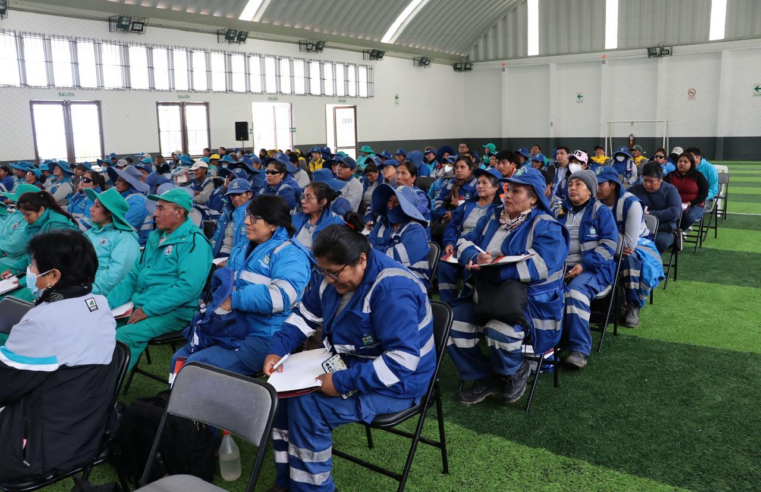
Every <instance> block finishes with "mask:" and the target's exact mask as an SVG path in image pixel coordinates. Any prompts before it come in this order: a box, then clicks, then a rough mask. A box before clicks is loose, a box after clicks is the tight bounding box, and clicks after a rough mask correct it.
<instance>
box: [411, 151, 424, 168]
mask: <svg viewBox="0 0 761 492" xmlns="http://www.w3.org/2000/svg"><path fill="white" fill-rule="evenodd" d="M407 160H408V161H410V162H411V163H413V164H414V165H415V167H416V168H417V169H420V166H422V165H424V164H425V155H424V154H423V152H422V151H420V150H413V151H412V152H410V153H409V154H408V155H407Z"/></svg>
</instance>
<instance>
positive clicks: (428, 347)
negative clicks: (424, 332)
mask: <svg viewBox="0 0 761 492" xmlns="http://www.w3.org/2000/svg"><path fill="white" fill-rule="evenodd" d="M435 345H436V343H435V341H434V339H433V335H431V338H429V339H428V341H427V342H425V345H423V348H421V349H420V357H421V358H423V357H425V356H426V355H428V352H430V351H431V350H433V347H434V346H435Z"/></svg>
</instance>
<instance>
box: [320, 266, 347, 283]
mask: <svg viewBox="0 0 761 492" xmlns="http://www.w3.org/2000/svg"><path fill="white" fill-rule="evenodd" d="M347 266H349V265H348V264H346V265H344V266H343V268H341V269H340V270H338V271H337V272H335V273H333V272H328V271H325V270H323V269H322V268H320V267H318V266H315V267H314V269H315V270H317V273H318V274H320V275H322V276H323V277H330V278H332V279H333V280H335V281H338V276H339V275H341V272H343V271H344V269H345V268H346V267H347Z"/></svg>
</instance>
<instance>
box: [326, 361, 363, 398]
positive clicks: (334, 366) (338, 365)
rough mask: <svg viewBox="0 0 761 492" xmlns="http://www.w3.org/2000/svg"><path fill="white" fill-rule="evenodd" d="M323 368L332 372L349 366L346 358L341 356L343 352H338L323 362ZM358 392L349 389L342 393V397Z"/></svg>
mask: <svg viewBox="0 0 761 492" xmlns="http://www.w3.org/2000/svg"><path fill="white" fill-rule="evenodd" d="M322 368H323V369H324V370H325V372H326V373H331V374H332V373H334V372H338V371H344V370H346V369H348V368H349V367H348V366H347V365H346V362H344V360H343V359H342V358H341V354H336V355H334V356H333V357H331V358H330V359H328V360H326V361H325V362H323V363H322ZM356 392H357V390H353V391H349V392H348V393H345V394H343V395H341V398H343V399H344V400H345V399H347V398H349V397H350V396H352V395H353V394H354V393H356Z"/></svg>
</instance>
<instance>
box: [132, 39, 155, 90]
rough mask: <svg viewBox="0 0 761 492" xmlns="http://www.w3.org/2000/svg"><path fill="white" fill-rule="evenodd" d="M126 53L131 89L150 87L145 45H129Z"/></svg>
mask: <svg viewBox="0 0 761 492" xmlns="http://www.w3.org/2000/svg"><path fill="white" fill-rule="evenodd" d="M128 54H129V78H130V87H131V88H133V89H150V88H151V84H150V77H149V75H148V48H146V47H145V46H130V47H129V51H128Z"/></svg>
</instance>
